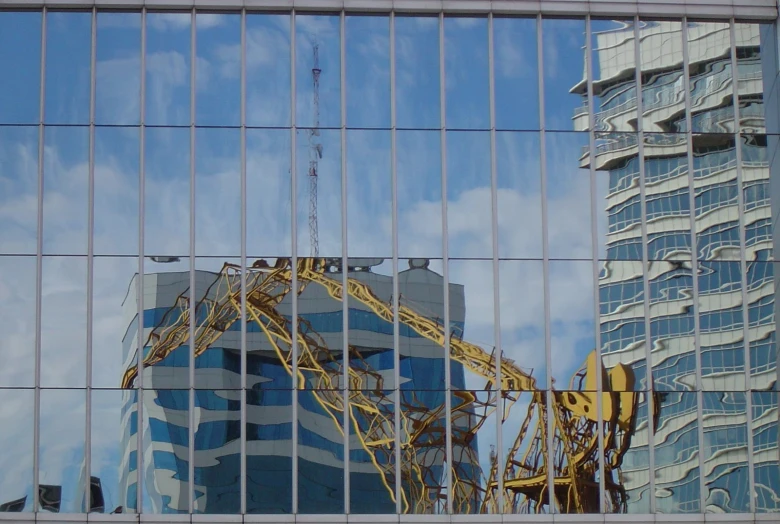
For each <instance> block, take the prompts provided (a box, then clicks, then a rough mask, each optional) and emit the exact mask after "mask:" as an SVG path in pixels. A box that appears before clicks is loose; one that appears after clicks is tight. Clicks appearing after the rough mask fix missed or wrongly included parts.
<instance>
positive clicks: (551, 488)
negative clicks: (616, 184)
mask: <svg viewBox="0 0 780 524" xmlns="http://www.w3.org/2000/svg"><path fill="white" fill-rule="evenodd" d="M543 31H544V24H543V17H542V14H541V13H539V14H537V15H536V67H537V81H538V83H539V89H538V90H539V95H538V96H539V98H538V101H539V166H540V169H541V184H540V188H541V189H540V193H541V200H542V281H543V282H542V285H543V287H544V354H545V374H546V376H545V379H546V384H545V386H546V389H545V395H544V398H545V409H546V412H547V428H546V430H547V457H546V459H547V464H553V442H554V438H553V437H554V435H555V422H554V421H553V418H554V417H553V410H554V409H555V406H554V404H553V394H554V393H553V389H552V384H553V376H552V325H551V321H550V319H551V312H550V232H549V222H550V221H549V216H548V215H549V209H548V206H547V133H548V131H547V122H546V119H545V110H544V106H545V92H544V34H543ZM589 113H590V110H589ZM547 496H548V500H549V501H550V503H549V504H548V510H549V512H550V513H551V514H556V513H557V508H556V507H555V502H554V499H555V476H554V473H553V471H552V468H549V467H548V468H547Z"/></svg>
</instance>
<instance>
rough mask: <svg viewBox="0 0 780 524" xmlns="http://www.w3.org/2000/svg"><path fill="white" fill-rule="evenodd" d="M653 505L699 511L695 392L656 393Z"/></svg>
mask: <svg viewBox="0 0 780 524" xmlns="http://www.w3.org/2000/svg"><path fill="white" fill-rule="evenodd" d="M656 399H657V402H658V407H657V408H656V410H657V415H655V416H656V417H658V422H656V423H655V427H656V428H657V430H656V431H655V433H654V435H653V447H654V449H655V507H656V512H658V513H699V512H700V511H701V504H700V503H699V499H700V497H701V489H700V484H699V482H700V480H699V479H700V477H699V455H700V453H699V449H700V448H699V438H698V424H699V423H698V422H697V416H696V393H695V392H684V393H683V392H668V393H661V394H659V395H657V396H656Z"/></svg>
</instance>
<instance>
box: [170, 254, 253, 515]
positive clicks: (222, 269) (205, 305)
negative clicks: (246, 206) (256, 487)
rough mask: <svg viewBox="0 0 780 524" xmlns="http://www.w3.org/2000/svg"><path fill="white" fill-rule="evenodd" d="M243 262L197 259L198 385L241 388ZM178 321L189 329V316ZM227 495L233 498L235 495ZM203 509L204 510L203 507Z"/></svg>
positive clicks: (216, 258)
mask: <svg viewBox="0 0 780 524" xmlns="http://www.w3.org/2000/svg"><path fill="white" fill-rule="evenodd" d="M240 264H241V259H239V258H223V257H197V258H196V259H195V295H194V296H195V315H194V318H195V319H196V320H195V326H194V328H195V339H196V342H195V343H194V344H193V348H194V349H193V351H194V353H195V385H194V387H196V388H198V389H240V388H241V306H240V305H239V299H240V297H241V274H240V268H241V265H240ZM187 294H188V295H189V290H187ZM255 296H256V295H255ZM177 325H181V326H182V327H183V328H185V329H189V325H190V321H189V318H188V319H186V320H184V321H183V322H180V323H178V324H177ZM186 345H187V344H186V342H183V343H180V345H179V348H181V349H183V348H184V347H185V346H186ZM196 489H197V487H196ZM236 495H237V494H236ZM225 496H226V497H228V498H230V497H233V496H234V495H229V494H226V495H225ZM196 498H197V497H196ZM211 504H212V505H213V504H219V503H217V502H212V503H211ZM226 504H228V506H226V507H232V506H230V504H232V502H230V503H228V502H226ZM206 506H207V507H206V510H205V511H207V512H209V513H211V512H212V511H211V510H210V509H208V507H209V506H208V503H207V504H206ZM216 507H218V506H216ZM200 509H201V510H203V507H201V508H200ZM212 509H213V508H212ZM236 511H237V510H236ZM228 513H230V512H228Z"/></svg>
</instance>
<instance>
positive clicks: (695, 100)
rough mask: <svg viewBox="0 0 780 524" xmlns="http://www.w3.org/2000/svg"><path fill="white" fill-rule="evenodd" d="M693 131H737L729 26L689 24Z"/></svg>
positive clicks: (724, 24) (710, 23)
mask: <svg viewBox="0 0 780 524" xmlns="http://www.w3.org/2000/svg"><path fill="white" fill-rule="evenodd" d="M687 29H688V63H689V67H690V70H691V74H690V99H691V131H693V132H694V133H727V132H729V131H731V130H733V129H734V104H733V103H728V104H725V105H724V104H723V99H725V98H730V97H732V96H733V92H734V91H733V90H734V85H733V82H732V79H733V76H734V75H733V71H732V69H731V38H730V30H729V24H728V23H715V22H690V21H689V22H688V28H687Z"/></svg>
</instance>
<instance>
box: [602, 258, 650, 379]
mask: <svg viewBox="0 0 780 524" xmlns="http://www.w3.org/2000/svg"><path fill="white" fill-rule="evenodd" d="M642 269H643V265H642V262H641V261H631V262H629V261H609V262H603V263H602V265H601V268H600V274H599V288H598V293H599V323H600V330H601V358H602V359H603V361H604V366H605V367H606V368H607V370H609V371H610V373H611V372H612V371H611V370H612V369H613V368H616V367H617V366H618V365H620V367H621V369H619V370H617V371H615V373H620V376H621V377H624V378H625V380H622V379H621V380H615V381H613V382H612V381H611V382H610V383H611V384H612V390H613V391H645V390H647V389H649V387H650V385H649V384H648V382H647V359H646V351H647V346H646V344H645V340H646V338H645V336H646V333H647V331H646V328H645V304H644V300H645V290H644V280H643V277H642V274H643V271H642ZM616 376H617V375H616ZM610 383H607V384H606V385H605V386H604V388H605V389H606V390H608V389H609V384H610Z"/></svg>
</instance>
